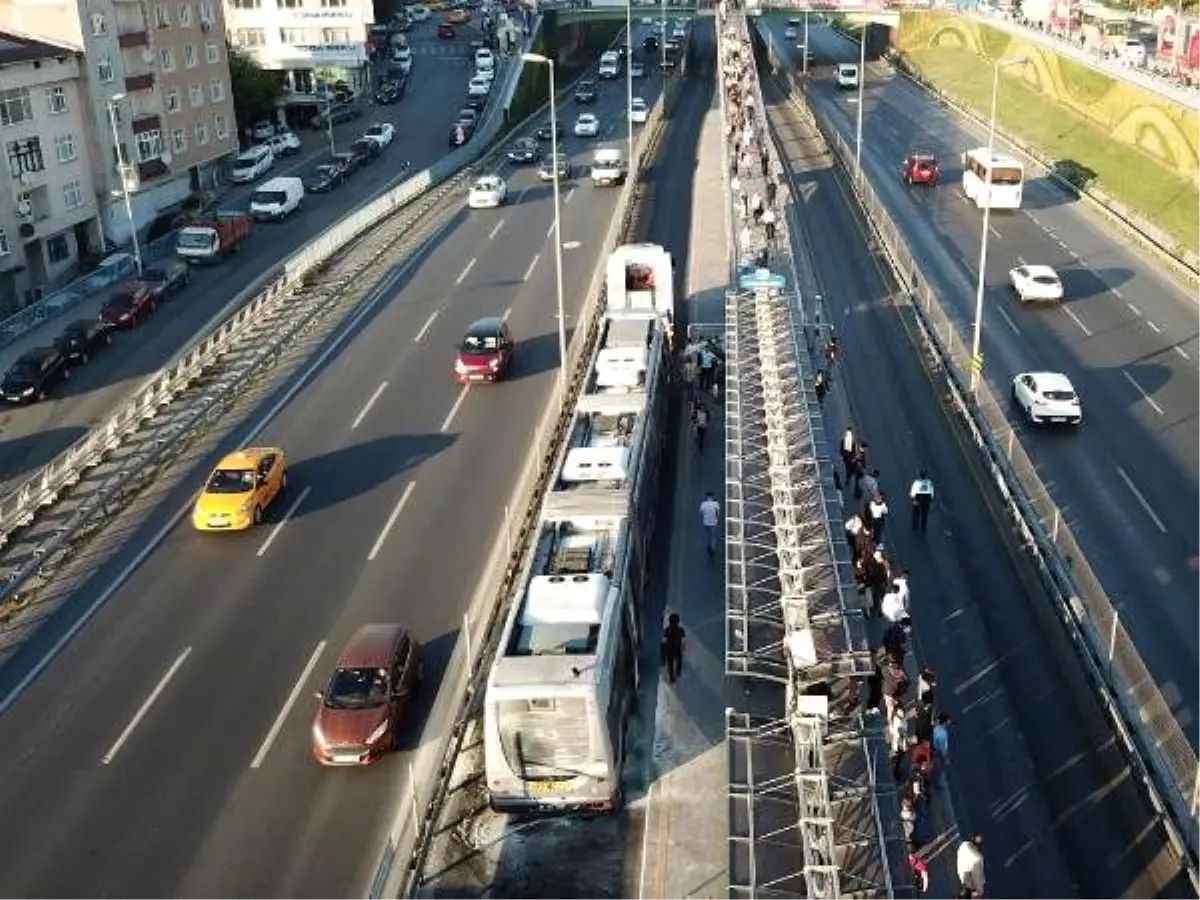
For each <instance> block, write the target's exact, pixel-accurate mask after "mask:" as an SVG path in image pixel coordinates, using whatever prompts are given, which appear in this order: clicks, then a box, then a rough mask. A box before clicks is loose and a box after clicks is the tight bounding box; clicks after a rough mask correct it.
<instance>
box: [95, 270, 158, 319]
mask: <svg viewBox="0 0 1200 900" xmlns="http://www.w3.org/2000/svg"><path fill="white" fill-rule="evenodd" d="M157 308H158V301H157V300H156V299H155V298H154V292H153V291H152V290H151V289H150V285H148V284H146V283H145V282H144V281H126V282H124V283H123V284H119V285H117V287H116V289H115V290H114V291H113V292H112V295H111V296H110V297H109V298H108V302H107V303H105V304H104V306H103V307H101V309H100V318H102V319H103V320H104V321H105V322H107V323H108V324H109V325H112V326H113V327H114V328H137V326H138V325H140V324H141V322H142V320H143V319H144V318H146V316H148V315H150V313H152V312H154V310H156V309H157Z"/></svg>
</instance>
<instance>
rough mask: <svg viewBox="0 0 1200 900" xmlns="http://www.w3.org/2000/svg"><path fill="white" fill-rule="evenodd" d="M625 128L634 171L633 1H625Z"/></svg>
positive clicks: (627, 157)
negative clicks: (627, 130)
mask: <svg viewBox="0 0 1200 900" xmlns="http://www.w3.org/2000/svg"><path fill="white" fill-rule="evenodd" d="M625 119H626V122H625V127H626V128H628V129H629V150H628V153H627V155H626V157H625V161H626V162H627V163H628V165H629V171H631V172H632V171H633V0H625Z"/></svg>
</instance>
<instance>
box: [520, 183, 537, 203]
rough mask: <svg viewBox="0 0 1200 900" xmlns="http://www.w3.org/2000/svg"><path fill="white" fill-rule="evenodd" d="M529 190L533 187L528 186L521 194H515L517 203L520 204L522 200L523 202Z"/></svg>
mask: <svg viewBox="0 0 1200 900" xmlns="http://www.w3.org/2000/svg"><path fill="white" fill-rule="evenodd" d="M531 190H533V185H530V186H529V187H527V188H525V190H523V191H521V193H519V194H517V202H518V203H520V202H521V201H522V200H524V199H525V195H526V194H528V193H529V192H530V191H531Z"/></svg>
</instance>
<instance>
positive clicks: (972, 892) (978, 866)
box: [954, 835, 984, 897]
mask: <svg viewBox="0 0 1200 900" xmlns="http://www.w3.org/2000/svg"><path fill="white" fill-rule="evenodd" d="M954 862H955V866H954V868H955V870H956V871H957V873H958V883H959V893H958V896H959V897H982V896H983V883H984V882H983V838H982V837H980V836H979V835H975V836H974V837H972V838H970V839H969V840H965V841H963V842H962V843H961V844H959V845H958V853H957V854H955V860H954Z"/></svg>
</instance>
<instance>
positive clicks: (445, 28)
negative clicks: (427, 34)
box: [437, 22, 458, 41]
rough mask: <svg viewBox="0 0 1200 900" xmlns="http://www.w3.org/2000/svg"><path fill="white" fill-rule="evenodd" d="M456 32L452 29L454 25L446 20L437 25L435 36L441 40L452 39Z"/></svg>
mask: <svg viewBox="0 0 1200 900" xmlns="http://www.w3.org/2000/svg"><path fill="white" fill-rule="evenodd" d="M457 34H458V32H457V31H455V30H454V26H453V25H451V24H450V23H448V22H443V23H442V24H441V25H439V26H438V27H437V36H438V37H439V38H441V39H442V40H443V41H452V40H454V38H455V36H456V35H457Z"/></svg>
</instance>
